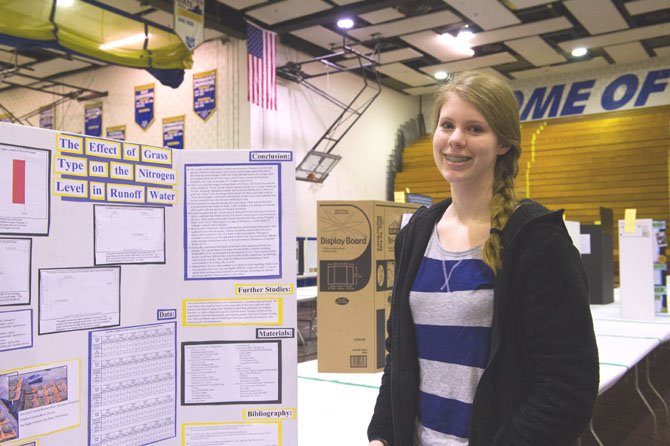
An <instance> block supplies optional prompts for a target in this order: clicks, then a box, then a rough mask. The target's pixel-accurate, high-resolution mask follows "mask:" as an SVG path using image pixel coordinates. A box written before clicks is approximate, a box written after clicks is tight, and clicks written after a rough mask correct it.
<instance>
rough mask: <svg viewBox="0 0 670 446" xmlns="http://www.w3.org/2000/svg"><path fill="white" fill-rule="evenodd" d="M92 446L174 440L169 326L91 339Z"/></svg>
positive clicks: (114, 331)
mask: <svg viewBox="0 0 670 446" xmlns="http://www.w3.org/2000/svg"><path fill="white" fill-rule="evenodd" d="M89 347H90V351H91V355H90V358H91V359H90V365H89V371H90V380H91V384H90V385H91V390H90V414H89V420H90V432H89V444H90V445H91V446H97V445H100V446H102V445H104V446H117V445H118V446H122V445H123V446H130V445H142V444H148V443H153V442H155V441H159V440H163V439H165V438H170V437H174V436H175V435H176V325H175V323H174V322H169V323H160V324H152V325H142V326H137V327H128V328H118V329H110V330H100V331H94V332H92V333H91V334H90V338H89Z"/></svg>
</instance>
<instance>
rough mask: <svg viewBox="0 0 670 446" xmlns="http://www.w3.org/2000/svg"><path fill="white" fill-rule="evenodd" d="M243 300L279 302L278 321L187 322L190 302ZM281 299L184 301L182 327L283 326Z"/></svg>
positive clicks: (222, 298)
mask: <svg viewBox="0 0 670 446" xmlns="http://www.w3.org/2000/svg"><path fill="white" fill-rule="evenodd" d="M241 300H254V301H263V300H268V301H269V300H274V301H277V321H276V322H265V321H246V322H225V323H218V324H189V323H187V322H186V320H187V316H188V314H187V311H186V304H187V303H188V302H212V301H234V302H239V301H241ZM282 303H283V302H282V298H281V297H221V298H210V299H184V300H182V303H181V318H182V321H181V325H182V326H183V327H233V326H235V327H236V326H245V325H255V326H263V327H273V326H277V325H283V320H284V309H283V306H282Z"/></svg>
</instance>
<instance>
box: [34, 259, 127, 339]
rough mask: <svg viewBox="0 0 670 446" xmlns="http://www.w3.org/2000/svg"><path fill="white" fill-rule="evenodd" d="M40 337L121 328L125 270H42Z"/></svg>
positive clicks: (40, 281) (118, 268) (116, 268)
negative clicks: (104, 328)
mask: <svg viewBox="0 0 670 446" xmlns="http://www.w3.org/2000/svg"><path fill="white" fill-rule="evenodd" d="M39 283H40V285H39V301H40V312H39V334H47V333H57V332H63V331H74V330H87V329H91V328H101V327H112V326H115V325H119V321H120V312H121V308H120V307H121V268H120V267H118V266H117V267H105V268H63V269H41V270H40V276H39Z"/></svg>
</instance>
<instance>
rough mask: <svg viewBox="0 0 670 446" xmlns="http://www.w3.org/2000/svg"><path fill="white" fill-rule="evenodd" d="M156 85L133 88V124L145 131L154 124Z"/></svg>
mask: <svg viewBox="0 0 670 446" xmlns="http://www.w3.org/2000/svg"><path fill="white" fill-rule="evenodd" d="M155 92H156V84H147V85H140V86H138V87H135V122H136V123H137V125H139V126H140V127H142V129H144V130H146V129H147V128H149V126H150V125H151V124H152V123H153V122H154V100H155Z"/></svg>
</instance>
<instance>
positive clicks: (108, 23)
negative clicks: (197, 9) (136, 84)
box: [0, 0, 193, 69]
mask: <svg viewBox="0 0 670 446" xmlns="http://www.w3.org/2000/svg"><path fill="white" fill-rule="evenodd" d="M51 8H52V2H51V1H45V0H22V1H20V2H16V1H11V2H10V1H0V33H3V34H7V35H10V36H15V37H21V38H25V39H32V40H54V35H55V38H56V40H57V41H58V43H59V44H60V45H61V46H63V47H64V48H67V49H70V50H72V51H76V52H78V53H81V54H84V55H87V56H90V57H93V58H96V59H99V60H102V61H105V62H109V63H112V64H116V65H123V66H127V67H134V68H161V69H188V68H191V66H192V65H193V60H192V58H191V53H190V51H189V50H188V48H187V47H186V45H184V43H183V42H182V41H181V39H180V38H179V37H178V36H177V35H176V34H174V33H172V32H168V31H165V30H163V29H159V28H156V27H154V26H151V25H149V26H147V27H146V28H147V31H148V34H149V39H148V44H147V48H146V49H145V48H144V40H140V41H136V42H133V43H127V44H124V45H122V46H120V47H116V48H109V49H101V48H100V46H101V45H103V44H105V43H109V42H113V41H118V40H120V39H124V38H127V37H131V36H138V35H145V23H144V22H141V21H139V20H134V19H132V18H129V17H125V16H123V15H121V14H117V13H115V12H112V11H109V10H106V9H103V8H100V7H98V6H96V5H92V4H89V3H85V2H83V1H77V0H75V1H74V2H72V4H71V5H70V6H63V3H62V2H57V3H56V11H55V14H54V21H53V23H51V22H50V21H49V18H50V14H51ZM54 24H55V26H56V32H55V33H54Z"/></svg>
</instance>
